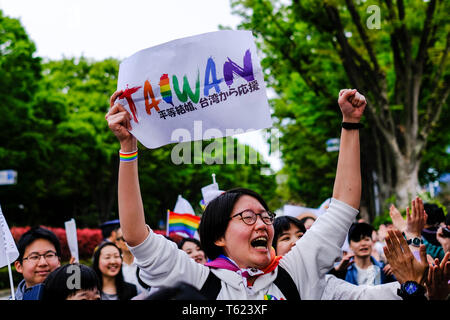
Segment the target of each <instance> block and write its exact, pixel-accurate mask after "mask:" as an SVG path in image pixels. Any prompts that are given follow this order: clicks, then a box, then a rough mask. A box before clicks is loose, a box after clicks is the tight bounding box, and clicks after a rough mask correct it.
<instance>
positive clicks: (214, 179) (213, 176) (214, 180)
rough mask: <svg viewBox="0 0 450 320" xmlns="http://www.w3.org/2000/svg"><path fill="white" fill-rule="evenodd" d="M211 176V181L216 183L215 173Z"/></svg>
mask: <svg viewBox="0 0 450 320" xmlns="http://www.w3.org/2000/svg"><path fill="white" fill-rule="evenodd" d="M212 178H213V183H216V174H215V173H213V174H212Z"/></svg>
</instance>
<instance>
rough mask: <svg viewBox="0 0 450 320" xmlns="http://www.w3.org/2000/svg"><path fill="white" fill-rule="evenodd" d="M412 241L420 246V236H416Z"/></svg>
mask: <svg viewBox="0 0 450 320" xmlns="http://www.w3.org/2000/svg"><path fill="white" fill-rule="evenodd" d="M412 243H413V244H414V245H415V246H420V239H419V238H414V239H413V241H412Z"/></svg>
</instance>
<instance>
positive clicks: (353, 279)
mask: <svg viewBox="0 0 450 320" xmlns="http://www.w3.org/2000/svg"><path fill="white" fill-rule="evenodd" d="M370 261H371V262H372V264H373V265H374V266H375V270H376V272H377V274H378V273H381V277H380V279H381V283H380V284H384V283H388V282H394V281H396V279H395V277H394V276H388V275H386V274H385V273H384V272H383V268H384V266H385V264H384V263H382V262H379V261H378V260H376V259H375V258H374V257H372V256H370ZM345 281H348V282H350V283H353V284H355V285H358V270H357V269H356V266H355V264H354V263H353V264H351V265H350V266H349V267H348V268H347V273H346V275H345Z"/></svg>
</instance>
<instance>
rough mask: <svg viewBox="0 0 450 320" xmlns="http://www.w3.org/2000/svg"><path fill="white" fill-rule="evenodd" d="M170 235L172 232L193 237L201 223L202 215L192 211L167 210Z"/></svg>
mask: <svg viewBox="0 0 450 320" xmlns="http://www.w3.org/2000/svg"><path fill="white" fill-rule="evenodd" d="M167 215H168V219H167V220H168V232H167V233H168V235H169V236H170V234H171V233H182V234H185V235H186V236H188V237H190V238H193V237H194V235H195V232H196V231H197V229H198V226H199V224H200V217H199V216H194V215H192V214H190V213H175V212H172V211H170V210H167Z"/></svg>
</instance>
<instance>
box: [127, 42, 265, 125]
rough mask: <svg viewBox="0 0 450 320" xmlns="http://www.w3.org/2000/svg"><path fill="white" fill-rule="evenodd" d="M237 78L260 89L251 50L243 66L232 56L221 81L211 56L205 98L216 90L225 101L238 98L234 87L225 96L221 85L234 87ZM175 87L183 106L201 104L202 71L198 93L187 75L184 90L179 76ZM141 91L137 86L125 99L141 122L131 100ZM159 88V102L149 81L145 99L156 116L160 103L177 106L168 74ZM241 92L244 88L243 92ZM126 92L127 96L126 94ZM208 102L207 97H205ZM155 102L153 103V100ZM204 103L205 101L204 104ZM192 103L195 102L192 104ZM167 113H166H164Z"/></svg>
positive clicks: (146, 83) (173, 83)
mask: <svg viewBox="0 0 450 320" xmlns="http://www.w3.org/2000/svg"><path fill="white" fill-rule="evenodd" d="M235 75H237V76H239V77H241V78H243V79H245V80H246V81H247V82H248V83H249V85H252V86H251V87H250V88H251V90H253V91H254V90H258V89H257V87H255V85H254V84H252V82H254V80H255V76H254V73H253V64H252V56H251V52H250V49H247V50H246V51H245V53H244V58H243V66H242V67H241V66H239V65H238V64H237V63H235V62H234V61H233V60H231V59H230V58H229V57H228V60H227V61H226V62H225V63H224V64H223V78H219V77H218V76H217V70H216V63H215V62H214V60H213V58H212V57H209V58H208V60H207V61H206V68H205V76H204V78H203V79H204V84H203V87H204V89H203V95H204V97H206V98H207V97H208V96H209V94H210V90H211V89H214V90H215V91H216V94H217V95H218V94H221V99H225V100H226V97H227V95H228V96H230V95H231V94H235V95H238V92H237V91H236V89H235V88H230V90H229V92H228V93H227V94H225V93H221V89H220V84H221V83H222V82H223V81H225V83H226V85H227V86H228V87H230V86H231V85H232V84H233V82H234V80H235ZM172 85H173V91H174V92H175V96H176V97H177V98H178V100H179V101H180V102H182V103H186V102H187V101H188V99H190V100H191V101H192V103H198V102H199V101H200V100H201V99H200V87H201V85H200V71H199V70H197V77H196V80H195V91H192V88H191V85H190V84H189V80H188V78H187V75H184V76H183V87H182V90H180V84H179V81H178V77H177V76H176V75H172ZM136 88H137V89H139V88H141V87H135V88H131V89H128V88H127V90H125V92H124V94H123V97H122V98H126V99H127V102H128V105H129V106H130V109H131V112H132V113H133V120H134V121H135V122H137V121H138V120H137V110H136V108H135V105H134V102H133V99H132V97H131V94H132V93H134V91H131V90H133V89H136ZM159 88H160V93H161V97H162V100H161V99H156V97H155V94H154V92H153V88H152V85H151V83H150V80H146V81H145V83H144V90H143V94H144V100H145V110H146V112H147V114H148V115H152V113H151V109H152V108H154V109H155V110H156V111H157V112H159V111H160V109H159V106H158V105H159V103H160V102H161V101H163V100H164V102H166V103H168V104H170V105H172V106H174V102H173V98H174V96H173V95H172V89H171V87H170V78H169V75H168V74H167V73H163V74H162V76H161V77H160V79H159ZM137 89H136V90H137ZM240 90H241V89H240ZM242 90H247V91H242V92H241V91H239V95H240V94H241V93H244V94H245V93H246V92H248V89H242ZM125 93H126V94H125ZM202 99H205V98H202ZM150 100H151V101H150ZM200 102H202V101H200ZM189 103H191V102H189ZM163 111H164V110H163Z"/></svg>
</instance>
